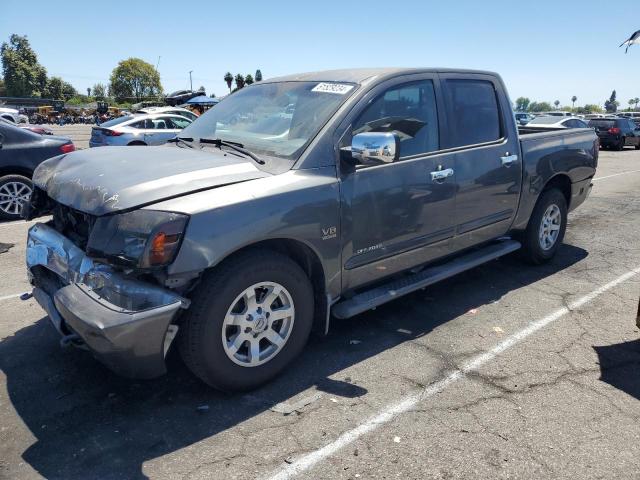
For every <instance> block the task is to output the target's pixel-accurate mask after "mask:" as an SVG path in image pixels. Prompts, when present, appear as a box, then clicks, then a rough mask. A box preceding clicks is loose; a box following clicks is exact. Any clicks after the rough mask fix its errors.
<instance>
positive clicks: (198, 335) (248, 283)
mask: <svg viewBox="0 0 640 480" xmlns="http://www.w3.org/2000/svg"><path fill="white" fill-rule="evenodd" d="M183 320H184V321H183V324H182V325H181V327H180V328H181V330H182V331H181V332H180V340H179V348H180V353H181V355H182V358H183V359H184V361H185V363H186V364H187V366H188V367H189V369H190V370H191V371H192V372H193V373H194V374H195V375H196V376H197V377H199V378H200V379H201V380H202V381H204V382H205V383H207V384H209V385H211V386H213V387H215V388H219V389H221V390H225V391H238V390H249V389H252V388H256V387H258V386H259V385H261V384H263V383H265V382H267V381H269V380H270V379H272V378H273V377H275V376H276V375H277V374H278V373H280V372H281V371H282V370H283V369H285V368H286V367H287V365H288V364H289V362H290V361H291V360H292V359H293V358H294V357H295V356H297V355H298V354H299V353H300V352H301V351H302V348H303V347H304V345H305V344H306V342H307V339H308V337H309V333H310V331H311V324H312V321H313V289H312V287H311V283H310V281H309V279H308V277H307V276H306V274H305V273H304V271H303V270H302V269H301V268H300V267H299V266H298V265H297V264H296V263H295V262H294V261H293V260H291V259H290V258H289V257H287V256H284V255H282V254H279V253H277V252H272V251H266V250H260V251H259V250H256V251H253V252H249V253H247V254H244V255H242V256H240V257H237V258H234V259H231V260H229V261H227V262H225V263H224V264H222V265H221V266H220V267H218V268H216V269H215V270H214V271H211V272H209V273H208V274H206V275H205V276H204V278H203V279H202V282H201V284H200V286H199V287H198V288H197V290H196V292H195V294H194V296H193V302H192V305H191V307H190V308H189V310H188V311H187V313H186V315H185V317H184V319H183Z"/></svg>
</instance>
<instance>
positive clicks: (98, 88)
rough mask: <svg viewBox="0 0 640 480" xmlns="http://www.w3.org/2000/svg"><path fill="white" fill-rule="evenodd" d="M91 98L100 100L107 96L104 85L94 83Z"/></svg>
mask: <svg viewBox="0 0 640 480" xmlns="http://www.w3.org/2000/svg"><path fill="white" fill-rule="evenodd" d="M93 96H94V97H96V99H98V100H102V99H104V98H105V97H106V96H107V86H106V85H105V84H104V83H96V84H95V85H94V86H93Z"/></svg>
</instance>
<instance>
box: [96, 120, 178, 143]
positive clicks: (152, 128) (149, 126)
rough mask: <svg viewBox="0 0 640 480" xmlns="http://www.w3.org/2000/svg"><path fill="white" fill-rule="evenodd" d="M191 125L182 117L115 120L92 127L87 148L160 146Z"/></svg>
mask: <svg viewBox="0 0 640 480" xmlns="http://www.w3.org/2000/svg"><path fill="white" fill-rule="evenodd" d="M190 123H191V120H189V119H188V118H185V117H183V116H181V115H169V114H157V115H132V116H128V117H118V118H114V119H113V120H109V121H108V122H104V123H101V124H100V125H97V126H95V127H93V128H92V129H91V139H90V140H89V146H90V147H104V146H124V145H162V144H163V143H166V142H167V140H170V139H172V138H174V137H175V136H176V135H177V134H178V133H180V131H181V130H182V129H183V128H185V127H187V126H188V125H189V124H190Z"/></svg>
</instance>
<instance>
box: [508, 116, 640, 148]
mask: <svg viewBox="0 0 640 480" xmlns="http://www.w3.org/2000/svg"><path fill="white" fill-rule="evenodd" d="M546 113H548V115H538V116H533V115H531V114H530V113H524V112H516V113H515V118H516V121H517V123H518V124H519V125H520V126H521V130H522V131H523V132H529V133H532V132H535V131H544V130H545V129H547V130H549V129H563V128H591V129H593V130H595V132H596V134H597V135H598V138H599V140H600V147H601V148H607V149H613V150H622V149H623V148H624V147H627V146H632V147H635V148H636V150H640V113H637V114H636V112H624V113H621V114H620V115H619V116H615V115H588V117H589V118H588V119H582V118H578V117H571V116H566V115H564V113H565V112H557V113H558V115H553V114H551V112H546Z"/></svg>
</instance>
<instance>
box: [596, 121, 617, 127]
mask: <svg viewBox="0 0 640 480" xmlns="http://www.w3.org/2000/svg"><path fill="white" fill-rule="evenodd" d="M589 126H590V127H603V128H611V127H615V126H616V121H615V120H591V121H590V122H589Z"/></svg>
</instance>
